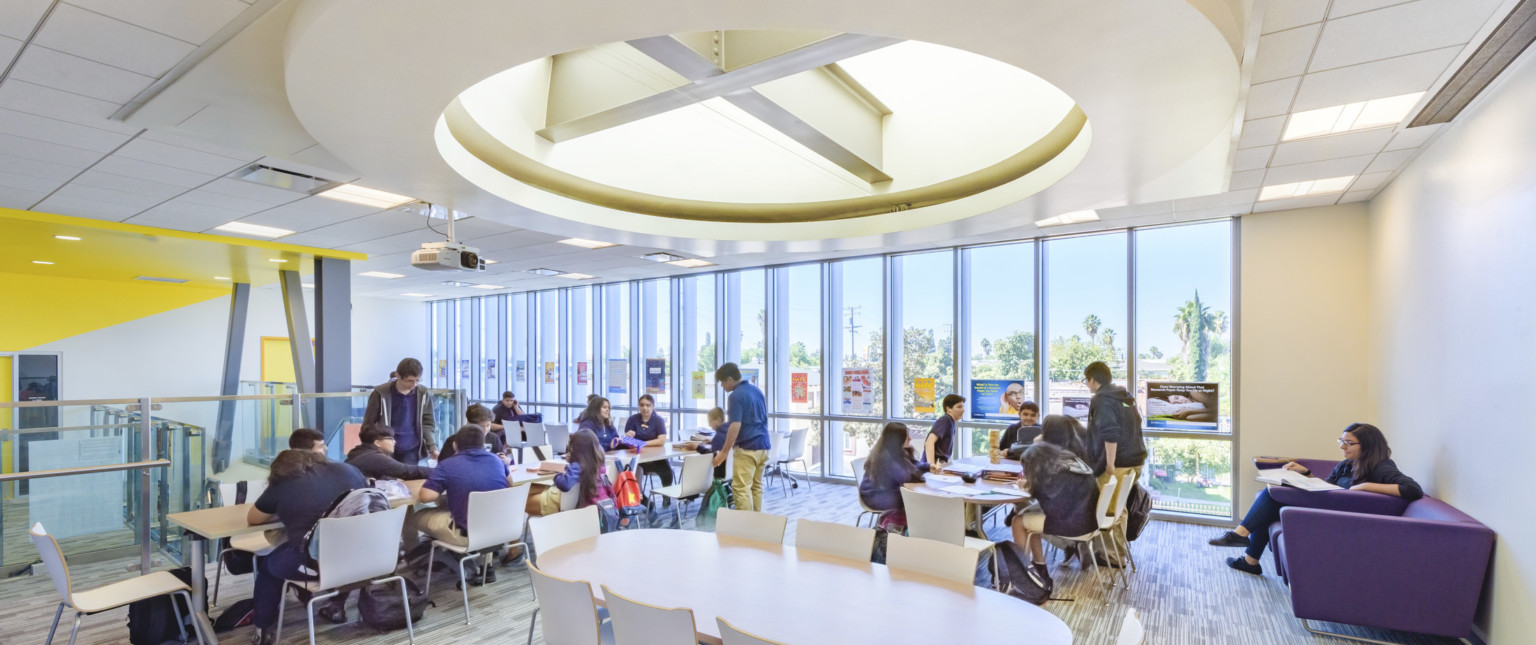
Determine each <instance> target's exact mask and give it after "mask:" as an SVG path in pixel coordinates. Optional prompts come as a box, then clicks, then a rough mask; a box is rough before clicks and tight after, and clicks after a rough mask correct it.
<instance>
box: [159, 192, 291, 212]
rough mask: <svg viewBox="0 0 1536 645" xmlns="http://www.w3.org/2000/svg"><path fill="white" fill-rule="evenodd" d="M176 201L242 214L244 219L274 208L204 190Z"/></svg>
mask: <svg viewBox="0 0 1536 645" xmlns="http://www.w3.org/2000/svg"><path fill="white" fill-rule="evenodd" d="M176 199H177V200H179V201H183V202H187V203H189V204H198V205H201V206H212V207H214V208H222V209H224V210H228V211H231V212H236V213H240V214H241V216H242V217H243V216H245V215H251V214H254V213H259V212H261V211H264V210H267V209H269V208H272V205H270V204H267V203H264V202H258V201H256V200H254V199H245V198H243V197H231V196H229V195H220V194H218V193H210V192H208V191H206V190H202V189H197V190H192V191H188V192H187V193H184V194H182V195H181V196H180V197H177V198H176Z"/></svg>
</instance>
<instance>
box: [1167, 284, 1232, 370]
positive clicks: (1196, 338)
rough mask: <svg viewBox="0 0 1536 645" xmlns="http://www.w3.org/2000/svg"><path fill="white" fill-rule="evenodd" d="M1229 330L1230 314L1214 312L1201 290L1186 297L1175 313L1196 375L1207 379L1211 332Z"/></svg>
mask: <svg viewBox="0 0 1536 645" xmlns="http://www.w3.org/2000/svg"><path fill="white" fill-rule="evenodd" d="M1225 332H1226V314H1225V313H1222V312H1219V311H1218V312H1214V313H1213V312H1212V311H1211V309H1210V307H1207V306H1205V303H1203V302H1200V292H1199V291H1198V290H1196V291H1195V298H1194V299H1193V300H1189V301H1186V302H1185V303H1184V306H1182V307H1179V311H1178V313H1177V314H1175V315H1174V317H1173V333H1175V334H1177V335H1178V337H1179V342H1181V343H1183V344H1184V347H1183V349H1181V350H1180V351H1179V353H1180V354H1183V355H1184V356H1185V357H1186V359H1187V360H1188V361H1189V362H1188V364H1189V365H1190V366H1192V367H1193V368H1194V370H1193V371H1194V379H1195V380H1196V381H1204V380H1205V377H1206V372H1207V370H1208V368H1209V367H1210V358H1211V336H1212V335H1213V334H1214V335H1219V334H1222V333H1225Z"/></svg>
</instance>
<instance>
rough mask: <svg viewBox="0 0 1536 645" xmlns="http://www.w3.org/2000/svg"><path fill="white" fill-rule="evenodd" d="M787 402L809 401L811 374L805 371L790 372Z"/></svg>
mask: <svg viewBox="0 0 1536 645" xmlns="http://www.w3.org/2000/svg"><path fill="white" fill-rule="evenodd" d="M789 402H790V403H810V402H811V375H810V374H808V373H806V372H791V373H790V375H789Z"/></svg>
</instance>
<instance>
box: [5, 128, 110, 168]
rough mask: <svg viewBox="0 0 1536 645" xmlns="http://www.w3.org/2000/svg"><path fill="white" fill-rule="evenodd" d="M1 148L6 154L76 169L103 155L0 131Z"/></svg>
mask: <svg viewBox="0 0 1536 645" xmlns="http://www.w3.org/2000/svg"><path fill="white" fill-rule="evenodd" d="M0 150H3V151H5V154H8V155H12V156H15V157H24V158H27V159H36V160H38V161H47V162H51V163H56V164H61V165H65V166H74V167H75V168H76V169H84V168H85V167H86V166H89V165H91V164H92V163H94V162H95V161H96V160H97V159H100V158H101V157H102V155H101V153H99V152H92V151H90V150H85V149H83V148H75V147H71V146H61V145H59V144H57V143H49V142H47V141H38V140H37V139H28V138H25V137H18V136H15V135H10V134H4V133H0Z"/></svg>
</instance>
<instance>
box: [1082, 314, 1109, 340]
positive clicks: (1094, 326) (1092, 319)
mask: <svg viewBox="0 0 1536 645" xmlns="http://www.w3.org/2000/svg"><path fill="white" fill-rule="evenodd" d="M1103 324H1104V321H1102V320H1099V317H1098V316H1095V315H1093V314H1088V317H1087V318H1084V319H1083V331H1085V332H1088V344H1089V345H1092V344H1093V342H1094V338H1095V337H1097V336H1098V335H1099V327H1100V326H1102V325H1103Z"/></svg>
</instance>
